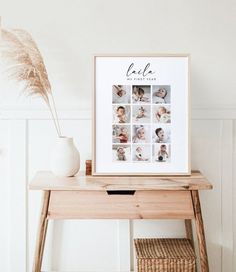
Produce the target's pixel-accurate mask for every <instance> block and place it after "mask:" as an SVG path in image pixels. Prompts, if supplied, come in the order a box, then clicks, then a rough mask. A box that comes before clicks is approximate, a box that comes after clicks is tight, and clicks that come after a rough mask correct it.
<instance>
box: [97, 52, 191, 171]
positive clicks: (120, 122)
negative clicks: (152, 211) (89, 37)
mask: <svg viewBox="0 0 236 272" xmlns="http://www.w3.org/2000/svg"><path fill="white" fill-rule="evenodd" d="M93 103H94V104H93V111H94V112H93V175H154V176H155V175H156V176H157V175H189V174H190V169H191V168H190V140H189V122H190V121H189V120H190V116H189V115H190V109H189V56H188V55H150V56H148V55H147V56H145V55H140V56H108V55H106V56H95V57H94V98H93Z"/></svg>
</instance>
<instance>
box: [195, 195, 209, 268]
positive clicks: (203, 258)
mask: <svg viewBox="0 0 236 272" xmlns="http://www.w3.org/2000/svg"><path fill="white" fill-rule="evenodd" d="M192 200H193V207H194V213H195V221H196V231H197V238H198V246H199V254H200V265H201V272H209V264H208V257H207V248H206V240H205V233H204V225H203V220H202V212H201V205H200V199H199V194H198V191H192Z"/></svg>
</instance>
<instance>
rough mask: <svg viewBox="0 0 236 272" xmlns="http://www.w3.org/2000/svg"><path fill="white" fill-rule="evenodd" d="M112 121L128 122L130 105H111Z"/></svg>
mask: <svg viewBox="0 0 236 272" xmlns="http://www.w3.org/2000/svg"><path fill="white" fill-rule="evenodd" d="M113 123H119V124H121V123H130V106H123V105H113Z"/></svg>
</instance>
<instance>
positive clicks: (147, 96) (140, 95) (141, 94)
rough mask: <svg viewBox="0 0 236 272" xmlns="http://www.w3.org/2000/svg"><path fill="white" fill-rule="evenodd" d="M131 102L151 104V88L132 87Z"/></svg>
mask: <svg viewBox="0 0 236 272" xmlns="http://www.w3.org/2000/svg"><path fill="white" fill-rule="evenodd" d="M132 101H133V103H134V104H145V103H151V86H148V85H147V86H133V90H132Z"/></svg>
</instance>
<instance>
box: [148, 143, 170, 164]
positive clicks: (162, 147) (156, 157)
mask: <svg viewBox="0 0 236 272" xmlns="http://www.w3.org/2000/svg"><path fill="white" fill-rule="evenodd" d="M152 151H153V153H152V156H153V161H154V162H170V145H169V144H154V145H153V150H152Z"/></svg>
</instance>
